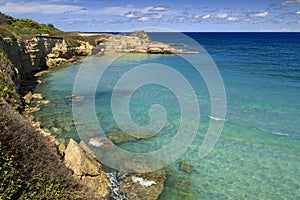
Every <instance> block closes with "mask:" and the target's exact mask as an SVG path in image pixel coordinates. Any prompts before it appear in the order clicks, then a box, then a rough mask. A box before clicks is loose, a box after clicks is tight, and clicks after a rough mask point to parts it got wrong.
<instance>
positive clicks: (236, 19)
mask: <svg viewBox="0 0 300 200" xmlns="http://www.w3.org/2000/svg"><path fill="white" fill-rule="evenodd" d="M226 20H227V21H231V22H235V21H238V20H239V19H238V18H237V17H228V18H227V19H226Z"/></svg>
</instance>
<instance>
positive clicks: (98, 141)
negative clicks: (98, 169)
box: [89, 138, 115, 148]
mask: <svg viewBox="0 0 300 200" xmlns="http://www.w3.org/2000/svg"><path fill="white" fill-rule="evenodd" d="M89 144H90V145H92V146H94V147H107V148H113V147H114V146H115V145H114V144H113V143H112V142H111V141H110V140H109V139H107V138H91V139H90V141H89Z"/></svg>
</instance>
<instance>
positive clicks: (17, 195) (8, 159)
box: [0, 146, 66, 200]
mask: <svg viewBox="0 0 300 200" xmlns="http://www.w3.org/2000/svg"><path fill="white" fill-rule="evenodd" d="M0 171H1V174H0V199H37V200H39V199H66V197H65V196H64V193H63V191H62V189H61V184H60V182H61V180H60V179H59V178H54V179H50V180H43V179H42V176H40V175H33V176H31V177H30V180H29V181H25V180H26V179H27V178H25V176H24V175H23V174H22V173H21V172H20V171H19V170H18V169H16V167H15V166H14V156H13V155H12V154H8V153H5V150H4V149H3V148H2V147H1V146H0Z"/></svg>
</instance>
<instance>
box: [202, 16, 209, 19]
mask: <svg viewBox="0 0 300 200" xmlns="http://www.w3.org/2000/svg"><path fill="white" fill-rule="evenodd" d="M208 18H210V15H204V16H203V17H202V19H208Z"/></svg>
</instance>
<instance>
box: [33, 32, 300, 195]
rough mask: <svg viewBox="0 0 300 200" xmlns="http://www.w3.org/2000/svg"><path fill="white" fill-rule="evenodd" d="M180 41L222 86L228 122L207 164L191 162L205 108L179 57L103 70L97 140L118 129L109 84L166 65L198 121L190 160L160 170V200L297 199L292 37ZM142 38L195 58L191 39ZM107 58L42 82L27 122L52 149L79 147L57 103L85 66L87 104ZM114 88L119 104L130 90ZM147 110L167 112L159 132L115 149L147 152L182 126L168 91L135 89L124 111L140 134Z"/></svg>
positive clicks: (298, 77) (298, 75)
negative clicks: (203, 59) (199, 55)
mask: <svg viewBox="0 0 300 200" xmlns="http://www.w3.org/2000/svg"><path fill="white" fill-rule="evenodd" d="M185 34H186V35H187V36H189V37H191V38H192V39H194V40H195V41H197V42H198V43H199V44H200V45H202V46H203V47H204V49H205V50H206V51H207V52H208V54H209V55H210V56H211V57H212V58H213V60H214V62H215V63H216V66H217V67H218V69H219V70H220V73H221V75H222V78H223V81H224V85H225V90H226V97H227V115H226V118H225V126H224V129H223V131H222V134H221V137H220V139H219V140H218V142H217V144H216V146H215V148H214V149H213V150H212V151H211V152H210V154H208V156H207V157H205V158H204V159H199V157H198V151H199V147H200V146H201V143H202V142H203V138H204V135H205V133H206V131H207V128H208V125H209V120H210V116H211V113H210V110H211V102H210V98H209V93H208V90H207V88H206V86H205V83H204V81H203V79H202V78H201V76H200V75H198V74H197V73H196V71H195V69H193V67H192V66H190V65H189V64H188V63H187V62H186V61H185V60H184V59H182V58H181V57H180V56H162V55H141V54H138V55H137V54H129V55H123V56H122V57H121V58H118V59H117V60H115V61H114V62H113V63H112V64H111V65H110V67H109V68H108V69H107V70H106V71H105V73H104V74H103V78H102V79H101V80H100V81H99V84H98V86H97V91H96V93H95V111H96V113H97V117H98V121H99V123H100V124H101V127H102V129H103V130H104V132H105V134H108V133H109V132H110V131H111V130H114V129H118V127H117V124H116V122H115V120H114V118H113V115H112V112H111V96H112V92H113V89H114V86H115V84H116V83H117V81H118V80H119V79H120V78H121V77H122V76H123V75H124V73H126V72H128V71H130V70H131V69H133V68H134V67H136V66H140V65H143V64H149V63H160V64H164V65H167V66H169V67H171V68H172V69H175V70H177V71H178V72H180V73H181V74H182V75H183V76H184V77H185V78H186V79H187V80H188V81H189V82H190V84H191V86H192V87H193V89H194V90H195V93H196V95H197V97H198V103H199V105H200V111H201V118H200V121H199V129H198V131H197V134H196V137H195V139H194V141H193V143H192V144H191V145H190V146H189V149H188V151H187V152H186V153H184V154H183V156H182V157H180V158H179V159H178V160H177V161H176V162H174V163H172V164H171V165H169V166H168V167H167V168H166V169H167V170H168V171H169V175H168V179H167V181H166V183H165V189H164V192H163V194H162V195H161V197H160V199H298V198H300V168H299V166H300V33H185ZM150 38H151V39H153V40H159V41H162V42H166V43H168V42H169V43H184V44H187V45H188V46H186V47H183V48H185V49H189V50H198V49H195V47H196V46H195V44H193V43H192V42H190V40H186V39H185V38H181V37H178V35H176V34H170V33H150ZM180 48H181V47H180ZM193 56H195V55H187V57H191V58H193ZM106 58H107V57H106V56H104V57H90V58H88V59H86V60H84V61H83V63H78V64H71V65H69V66H67V67H65V68H60V69H56V70H54V71H53V72H52V73H50V74H48V75H46V76H44V77H43V78H42V80H43V82H44V83H43V84H42V85H40V86H38V88H37V89H36V91H35V92H36V93H42V94H43V95H44V96H45V100H50V104H45V105H42V106H41V108H42V109H41V111H39V112H37V113H35V116H36V117H37V118H38V119H39V120H40V121H42V124H43V126H44V127H45V128H48V129H49V130H50V131H51V132H52V133H53V134H54V135H57V141H58V142H63V140H64V138H68V137H73V138H76V139H79V137H78V135H77V133H76V131H75V129H74V126H73V117H72V109H71V101H70V100H69V99H68V98H65V97H66V96H68V95H71V94H72V93H73V84H74V80H75V78H76V74H77V72H78V70H79V68H80V67H82V66H84V67H86V69H88V70H89V71H92V72H93V73H91V74H89V75H90V76H88V77H84V79H83V80H84V81H82V82H81V83H82V85H83V90H82V94H84V95H83V96H85V99H84V100H83V101H82V102H81V103H82V105H83V104H84V103H85V101H88V100H89V98H92V97H93V96H91V95H90V92H91V91H89V89H88V88H87V87H89V85H88V82H89V80H91V79H93V78H92V76H93V74H95V75H96V74H97V72H99V69H101V68H103V67H104V66H103V63H104V62H105V59H106ZM158 73H160V72H158ZM146 77H147V70H146V71H145V72H142V73H141V72H139V73H138V74H137V75H136V80H140V79H145V78H146ZM171 79H172V78H171ZM85 84H86V85H85ZM85 86H86V88H85ZM178 87H180V85H178ZM121 89H122V90H120V91H118V92H117V98H118V99H120V100H122V99H123V98H125V97H127V96H128V95H129V94H130V88H128V87H127V88H126V87H123V88H121ZM186 98H188V97H186ZM188 100H189V99H188ZM79 103H80V102H79ZM153 104H160V105H162V106H163V107H164V108H165V110H166V112H167V114H168V116H167V120H166V123H165V126H164V127H163V128H162V129H161V131H160V132H159V133H158V134H157V135H156V136H154V137H151V138H147V139H142V140H138V141H131V142H125V143H123V144H120V145H119V147H121V148H123V149H127V150H130V151H134V152H148V151H154V150H157V149H159V148H161V147H162V146H164V145H167V144H168V143H169V142H170V141H171V140H172V138H173V137H174V135H175V134H176V132H177V130H178V127H179V125H180V107H179V103H178V100H177V99H176V96H175V95H174V94H173V93H172V92H171V91H170V90H168V88H165V87H161V86H159V85H156V84H148V85H145V86H143V87H141V88H139V89H138V90H136V91H135V93H133V95H132V97H131V99H130V103H129V108H130V112H131V117H132V118H133V120H134V121H135V122H136V123H137V124H138V125H140V126H144V125H147V124H149V123H150V117H149V115H148V112H149V109H150V107H151V105H153ZM79 105H80V104H79ZM82 112H83V113H84V112H85V110H84V106H83V110H82ZM85 120H86V121H87V122H85V123H86V124H87V127H85V128H86V129H84V130H86V132H87V133H90V132H93V131H95V132H97V128H96V127H94V126H93V124H90V125H89V122H88V121H89V120H88V118H86V119H85ZM53 127H55V128H53ZM136 131H140V130H136ZM96 136H97V135H96ZM84 137H85V136H84ZM86 137H89V136H86ZM93 137H95V135H93ZM87 141H88V140H87ZM180 161H184V162H186V163H187V164H189V165H191V166H192V167H193V168H194V171H193V172H191V173H187V172H184V171H181V170H180V169H179V162H180Z"/></svg>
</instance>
